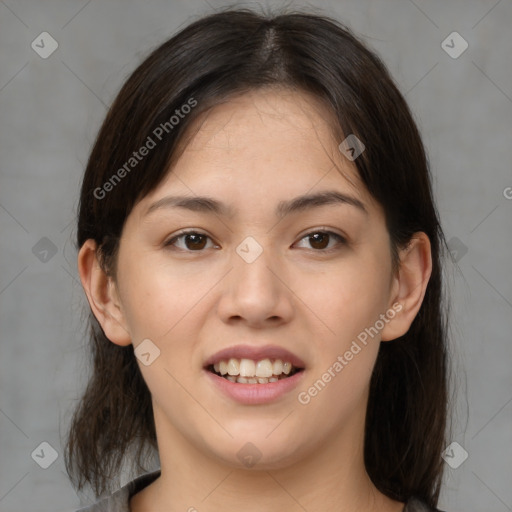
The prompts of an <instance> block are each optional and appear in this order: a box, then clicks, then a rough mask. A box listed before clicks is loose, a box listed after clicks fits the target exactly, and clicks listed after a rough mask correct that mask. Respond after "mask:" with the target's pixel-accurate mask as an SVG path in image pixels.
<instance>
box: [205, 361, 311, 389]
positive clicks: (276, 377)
mask: <svg viewBox="0 0 512 512" xmlns="http://www.w3.org/2000/svg"><path fill="white" fill-rule="evenodd" d="M206 370H208V371H209V372H211V373H213V374H215V375H217V376H219V377H222V378H224V379H226V380H228V381H230V382H233V383H236V384H269V383H273V382H278V381H280V380H284V379H288V378H290V377H292V376H293V375H295V374H296V373H298V372H301V371H303V370H304V368H301V367H298V366H295V365H293V363H292V362H291V361H288V360H286V359H284V360H283V359H270V358H264V359H259V360H255V359H247V358H241V359H239V358H235V357H230V358H229V359H221V360H219V361H217V362H215V363H213V364H210V365H208V366H207V367H206Z"/></svg>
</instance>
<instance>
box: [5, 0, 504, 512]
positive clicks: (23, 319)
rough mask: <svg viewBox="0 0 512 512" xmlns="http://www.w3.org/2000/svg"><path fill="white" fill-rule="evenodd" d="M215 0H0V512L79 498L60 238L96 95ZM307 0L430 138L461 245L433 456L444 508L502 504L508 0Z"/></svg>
mask: <svg viewBox="0 0 512 512" xmlns="http://www.w3.org/2000/svg"><path fill="white" fill-rule="evenodd" d="M287 4H288V5H289V6H291V7H301V6H303V5H305V4H303V3H302V4H301V3H297V2H287ZM225 5H227V4H225V3H223V2H222V3H221V2H214V1H213V0H210V2H206V1H203V0H193V1H189V2H186V3H185V2H184V1H176V0H174V1H167V2H166V1H164V0H151V1H144V2H143V1H139V2H136V1H121V0H108V1H103V2H100V1H98V0H94V1H87V0H80V1H78V0H70V1H67V2H63V1H59V2H58V1H52V0H46V1H36V0H20V1H18V0H4V1H0V48H1V53H0V120H1V123H0V155H1V156H0V179H1V188H0V228H1V234H2V236H1V237H0V269H1V272H0V335H1V344H0V348H1V358H0V365H1V381H0V454H1V455H0V511H2V512H17V511H27V510H37V511H41V512H45V511H52V512H55V511H71V510H74V509H75V508H77V507H78V506H79V505H80V504H81V503H82V504H85V503H87V502H88V499H90V498H88V497H87V496H81V497H78V496H77V495H76V494H75V492H74V491H73V489H72V488H71V486H70V484H69V482H68V479H67V476H66V474H65V471H64V465H63V458H62V440H63V438H64V433H65V431H66V428H67V425H68V421H69V418H70V414H71V410H72V408H73V405H74V403H75V400H76V398H77V397H78V395H79V392H80V390H81V389H82V387H83V386H84V384H85V381H86V377H87V366H86V362H87V359H86V356H85V348H86V346H85V336H84V332H85V327H84V325H85V324H84V322H83V314H82V309H83V305H84V298H83V293H82V290H81V287H80V284H79V282H78V281H77V272H76V262H75V260H76V254H75V251H74V249H73V243H72V240H73V237H74V232H75V227H74V216H75V212H76V207H77V198H78V190H79V183H80V177H81V174H82V172H83V169H84V163H85V162H86V160H87V156H88V152H89V150H90V147H91V144H92V142H93V140H94V137H95V134H96V132H97V130H98V128H99V125H100V123H101V121H102V119H103V117H104V115H105V113H106V105H108V104H110V102H111V101H112V100H113V97H114V95H115V93H116V92H117V90H118V88H119V87H120V85H121V83H122V82H123V80H124V79H125V78H126V77H127V75H128V74H129V73H130V72H131V71H132V70H133V69H134V67H135V66H136V65H137V63H138V62H140V60H141V59H142V58H143V57H144V56H145V55H146V54H147V53H148V52H149V50H150V49H151V48H153V47H154V46H155V45H157V44H158V43H161V42H163V41H164V40H165V39H166V38H168V37H169V36H171V35H172V34H173V33H174V32H175V31H176V29H177V28H178V27H181V26H183V25H184V24H185V23H187V22H189V21H192V20H193V19H196V18H197V17H198V16H199V15H202V14H206V13H210V12H212V11H213V10H214V9H216V8H218V7H220V6H225ZM239 5H244V6H255V5H267V6H268V5H270V6H279V5H283V4H281V3H279V2H271V3H263V2H262V3H261V4H255V3H250V2H247V3H244V4H239ZM307 5H309V9H310V10H314V9H316V8H320V9H322V11H323V12H324V13H326V14H328V15H331V16H334V17H336V18H338V19H341V20H342V21H344V22H345V23H347V24H348V25H349V26H350V27H351V28H353V29H354V30H355V31H356V32H357V33H359V34H361V35H362V36H363V37H364V39H365V41H366V42H367V43H368V44H369V45H370V46H371V47H373V48H374V49H375V50H377V51H378V52H379V54H380V55H381V56H382V58H383V60H384V61H385V62H386V64H387V65H388V66H389V68H390V71H391V73H392V74H393V76H394V77H395V79H396V81H397V83H398V84H399V87H400V88H401V90H402V91H403V93H404V94H405V95H406V98H407V100H408V102H409V104H410V105H411V108H412V110H413V112H414V114H415V116H416V118H417V121H418V123H419V125H420V129H421V130H422V133H423V136H424V140H425V143H426V145H427V148H428V151H429V155H430V160H431V164H432V171H433V175H434V180H435V192H436V196H437V201H438V205H439V211H440V215H441V219H442V225H443V227H444V230H445V232H446V235H447V238H448V239H449V240H450V245H451V247H452V248H453V249H454V253H453V258H454V260H457V263H456V264H452V263H451V264H450V265H449V266H448V268H447V282H448V284H449V286H450V289H451V295H452V300H453V324H452V325H453V326H452V351H453V352H454V354H455V355H454V358H453V364H454V372H455V377H454V382H453V384H454V386H453V387H454V389H455V390H456V392H457V401H456V403H455V404H454V405H453V408H452V409H453V412H454V428H453V434H452V439H451V440H453V441H456V442H457V443H459V444H460V445H461V446H462V447H463V448H464V449H465V450H466V451H467V452H468V454H469V457H468V458H467V460H465V461H464V463H462V464H461V465H460V466H459V467H458V468H457V469H452V468H451V467H449V466H448V465H447V466H446V479H445V480H446V484H445V487H444V491H443V494H442V499H441V503H440V507H441V508H442V509H446V510H448V511H450V512H456V511H466V512H474V511H486V512H487V511H497V512H500V511H507V510H512V486H511V485H510V484H511V483H512V482H511V480H512V477H511V475H512V428H511V425H512V421H511V419H512V403H511V402H512V385H511V384H512V370H511V363H512V343H511V342H510V341H511V332H512V322H511V318H512V286H511V282H512V273H511V272H510V261H511V255H512V251H511V231H510V225H511V222H510V221H511V218H512V215H511V213H512V200H511V199H510V198H511V197H512V189H510V188H507V187H512V173H511V162H512V138H511V132H512V130H511V120H512V80H511V78H512V62H511V60H512V59H511V55H512V34H511V29H510V27H511V25H512V2H511V1H510V0H501V1H498V0H488V1H487V0H485V1H484V0H480V1H467V0H466V1H462V0H457V1H449V2H443V1H435V2H434V1H430V2H427V1H421V0H414V1H412V0H411V1H409V0H400V1H399V0H391V1H388V0H386V1H382V0H381V1H370V0H365V1H361V0H350V1H348V0H347V1H339V2H334V1H322V0H316V1H314V2H310V3H309V4H307ZM43 31H47V32H49V33H50V34H51V36H52V37H53V38H54V39H55V40H56V41H57V42H58V45H59V46H58V49H57V50H56V51H55V52H54V53H53V54H52V55H51V56H50V57H48V58H47V59H43V58H41V57H40V56H39V55H38V54H37V53H36V52H35V51H34V50H33V49H32V48H31V43H32V41H34V40H36V42H37V41H40V38H38V36H39V34H41V33H42V32H43ZM453 31H457V32H458V33H459V34H460V35H461V36H462V37H463V38H464V39H465V40H466V41H467V42H468V44H469V47H468V49H467V50H466V51H465V52H464V53H463V54H462V55H460V56H459V57H458V58H456V59H454V58H452V57H450V56H449V55H448V54H447V53H446V52H445V51H444V50H443V48H442V47H441V43H442V41H443V40H444V39H445V38H446V37H447V36H448V35H449V34H450V33H452V32H453ZM449 41H450V40H449ZM448 44H450V45H451V46H453V45H455V49H457V48H460V46H458V43H455V42H454V43H451V41H450V42H449V43H448ZM46 48H48V46H46ZM43 237H46V238H47V239H48V240H46V239H43V241H40V240H41V239H42V238H43ZM36 244H37V245H36ZM34 247H35V248H34ZM45 251H46V252H45ZM466 251H467V252H466ZM54 252H55V254H53V253H54ZM44 441H45V442H47V443H49V444H50V445H51V446H52V447H53V448H54V449H55V450H56V452H57V454H58V457H57V459H56V461H55V462H54V463H53V464H52V465H50V466H49V467H48V469H43V468H41V467H40V466H39V465H38V464H37V463H36V462H35V460H33V458H32V457H31V454H32V453H33V452H34V450H36V448H37V450H36V452H35V453H36V454H37V453H39V454H40V457H39V459H37V456H36V455H34V459H36V460H39V461H42V462H44V461H43V459H44V460H49V459H48V457H49V456H50V455H49V454H50V452H49V451H48V448H45V447H44V446H43V453H44V457H43V456H42V455H41V448H38V447H39V445H40V443H42V442H44ZM461 453H462V452H461V451H460V448H457V449H456V450H455V452H454V454H453V455H454V456H453V457H452V458H451V460H454V459H456V460H460V456H461Z"/></svg>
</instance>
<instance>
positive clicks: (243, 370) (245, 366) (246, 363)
mask: <svg viewBox="0 0 512 512" xmlns="http://www.w3.org/2000/svg"><path fill="white" fill-rule="evenodd" d="M258 364H259V363H258ZM255 375H256V364H255V363H254V361H252V360H251V359H242V360H241V361H240V376H241V377H254V376H255ZM261 377H264V375H261Z"/></svg>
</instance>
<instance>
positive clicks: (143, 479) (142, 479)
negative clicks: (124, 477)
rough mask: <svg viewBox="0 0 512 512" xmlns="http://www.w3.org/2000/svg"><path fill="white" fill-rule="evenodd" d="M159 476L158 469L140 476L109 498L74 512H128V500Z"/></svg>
mask: <svg viewBox="0 0 512 512" xmlns="http://www.w3.org/2000/svg"><path fill="white" fill-rule="evenodd" d="M159 476H160V470H159V469H158V470H156V471H153V472H152V473H146V474H144V475H141V476H139V477H137V478H136V479H135V480H132V481H131V482H129V483H127V484H126V485H125V486H123V487H122V488H121V489H119V490H118V491H116V492H114V493H113V494H111V495H110V496H105V497H104V498H101V499H100V500H99V501H97V502H96V503H94V504H93V505H88V506H87V507H85V508H81V509H79V510H77V511H76V512H130V498H131V497H132V496H133V495H134V494H136V493H138V492H139V491H141V490H142V489H144V487H147V486H148V485H149V484H150V483H152V482H154V481H155V480H156V479H157V478H158V477H159Z"/></svg>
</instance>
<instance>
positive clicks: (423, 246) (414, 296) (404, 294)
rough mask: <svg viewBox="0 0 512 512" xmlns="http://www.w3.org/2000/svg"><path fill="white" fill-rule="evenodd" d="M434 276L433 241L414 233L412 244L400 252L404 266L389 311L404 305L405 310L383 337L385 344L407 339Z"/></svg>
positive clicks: (399, 273) (387, 325)
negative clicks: (401, 338)
mask: <svg viewBox="0 0 512 512" xmlns="http://www.w3.org/2000/svg"><path fill="white" fill-rule="evenodd" d="M431 273H432V254H431V250H430V240H429V238H428V236H427V235H426V234H425V233H423V232H421V231H420V232H417V233H414V235H413V236H412V237H411V240H410V242H409V244H408V245H407V246H406V247H405V248H404V249H402V250H401V251H400V266H399V269H398V271H397V275H396V276H395V278H394V281H393V285H392V290H393V293H392V296H391V301H390V304H389V307H392V305H393V304H396V303H400V304H401V305H402V308H401V309H400V311H399V312H397V314H396V315H395V316H394V318H393V319H392V321H390V322H389V323H388V324H386V326H385V327H384V329H383V330H382V333H381V336H382V337H381V339H382V341H391V340H394V339H396V338H399V337H400V336H403V335H404V334H405V333H406V332H407V331H408V330H409V328H410V326H411V324H412V322H413V320H414V318H415V317H416V315H417V314H418V311H419V310H420V307H421V304H422V302H423V298H424V297H425V292H426V290H427V285H428V282H429V279H430V275H431Z"/></svg>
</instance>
